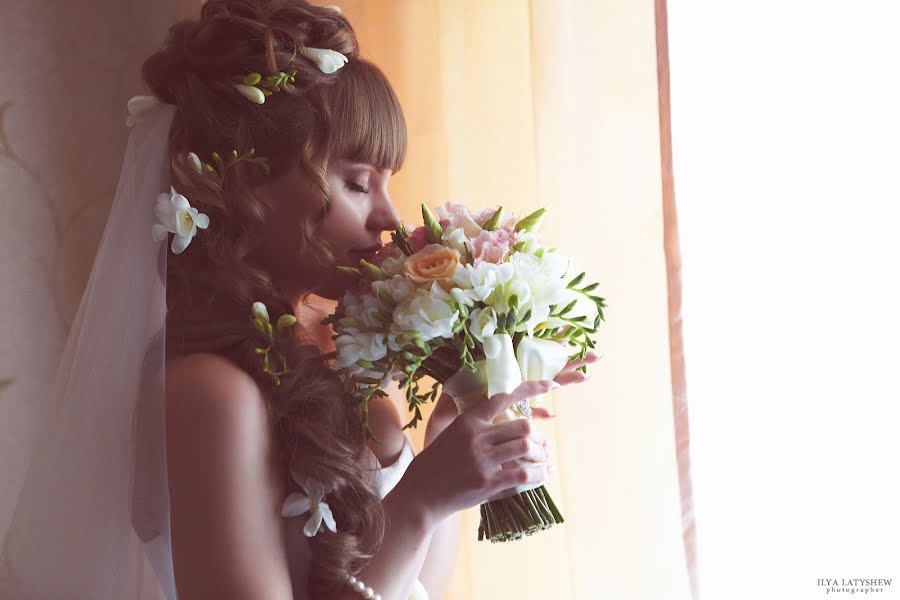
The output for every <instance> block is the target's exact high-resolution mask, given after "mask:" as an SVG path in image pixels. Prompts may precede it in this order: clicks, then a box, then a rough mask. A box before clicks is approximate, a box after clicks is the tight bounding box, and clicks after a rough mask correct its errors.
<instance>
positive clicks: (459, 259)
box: [323, 203, 606, 541]
mask: <svg viewBox="0 0 900 600" xmlns="http://www.w3.org/2000/svg"><path fill="white" fill-rule="evenodd" d="M435 212H436V214H435V213H433V212H432V211H431V210H429V208H428V207H427V206H425V205H424V204H423V205H422V216H423V218H424V225H422V226H420V227H415V228H413V227H408V226H404V225H401V226H399V227H398V228H397V229H396V230H395V231H394V232H393V233H392V235H391V237H392V242H391V243H390V244H387V245H385V246H384V247H382V248H381V249H380V250H379V251H378V252H377V253H376V254H375V255H373V256H371V257H370V258H371V260H366V259H362V260H360V264H359V266H358V267H351V266H345V267H339V269H340V270H342V271H343V272H345V273H348V274H351V275H353V276H355V277H357V278H358V285H357V287H356V288H355V289H351V290H348V291H347V292H346V293H345V294H344V296H343V298H342V299H341V301H340V302H339V303H338V306H337V308H336V311H335V313H334V314H333V315H331V316H329V317H328V318H326V319H325V321H323V322H324V323H332V324H333V326H334V329H335V333H336V335H335V336H334V339H335V344H336V348H337V362H336V365H335V366H336V368H337V369H338V370H339V372H340V373H341V374H342V375H343V380H344V383H345V386H346V388H347V392H348V393H349V394H350V395H351V396H353V397H354V398H356V399H357V400H358V402H359V403H360V405H361V409H362V414H363V424H364V427H365V429H366V432H367V434H368V435H369V436H370V437H373V438H374V435H373V434H372V432H371V430H370V429H369V427H368V422H367V419H368V401H369V399H370V398H372V397H373V396H374V395H386V392H385V391H384V388H385V387H386V386H387V384H388V383H389V382H390V381H391V380H399V385H400V387H401V388H405V390H406V399H407V402H408V404H409V408H410V411H412V413H413V418H412V420H411V421H410V422H409V423H407V424H406V426H405V427H404V429H405V428H407V427H415V426H416V424H417V422H418V421H419V420H420V419H421V418H422V415H421V411H420V406H421V405H422V404H423V403H424V402H427V401H433V400H434V399H435V398H436V397H437V394H438V386H439V385H443V390H444V392H445V393H447V394H448V395H450V396H451V397H453V399H454V401H455V402H456V404H457V406H458V408H459V410H460V411H461V412H462V411H465V410H466V409H467V408H469V407H470V406H471V405H472V404H475V403H479V402H482V401H483V400H484V397H485V395H487V396H488V397H490V396H493V395H495V394H497V393H510V392H512V391H513V390H514V389H515V388H516V387H517V386H518V385H519V384H521V383H522V381H524V380H532V381H533V380H548V379H553V378H554V377H555V376H557V375H558V374H559V373H560V372H561V371H562V370H563V369H564V368H565V367H566V365H568V364H571V361H572V360H580V361H582V362H584V363H586V361H585V357H586V354H587V352H588V349H589V348H594V347H595V342H594V340H593V338H592V337H591V336H592V335H593V334H595V333H596V331H597V329H598V327H599V325H600V321H601V320H603V319H604V316H603V308H604V307H605V306H606V304H605V301H604V299H603V298H601V297H599V296H596V295H594V294H592V292H593V291H594V289H595V288H596V287H597V284H596V283H593V284H589V285H584V286H582V285H581V284H582V280H583V279H584V276H585V273H579V274H578V275H576V276H574V277H572V276H570V275H569V269H570V260H569V259H568V258H567V257H565V256H563V255H562V254H560V253H558V252H556V250H555V249H546V248H544V247H543V245H542V244H541V243H540V240H539V238H538V235H537V230H538V228H539V225H540V222H541V219H542V218H543V215H544V212H545V209H540V210H538V211H536V212H534V213H532V214H530V215H528V216H527V217H525V218H523V219H516V218H515V217H514V216H512V215H505V214H504V212H503V209H502V207H500V208H497V209H496V210H495V209H492V208H487V209H484V210H481V211H479V212H478V213H472V212H470V211H469V210H468V209H467V208H466V207H464V206H463V205H460V204H451V203H447V204H445V205H444V206H441V207H438V208H436V210H435ZM567 280H568V281H567ZM578 370H580V371H582V372H585V371H586V364H581V366H579V367H578ZM423 376H428V377H430V378H431V379H433V380H434V383H433V384H432V386H431V388H430V390H428V391H423V390H422V389H421V388H420V385H419V381H420V379H421V378H422V377H423ZM537 399H538V397H532V398H528V399H523V400H520V401H518V402H516V404H515V405H513V406H510V407H509V408H507V409H506V410H505V411H504V412H503V413H502V414H500V415H499V416H497V418H496V419H495V420H494V423H500V422H502V421H509V420H514V419H520V418H531V417H532V407H533V406H534V405H535V403H536V402H537ZM514 462H516V461H511V463H514ZM511 463H510V464H511ZM481 516H482V519H481V525H480V526H479V539H483V538H484V537H485V536H486V537H487V538H488V539H490V540H491V541H507V540H511V539H519V538H520V537H521V536H522V534H525V535H530V534H532V533H534V532H535V531H539V530H542V529H546V528H547V527H550V526H552V525H553V524H554V523H562V522H563V518H562V515H561V514H560V513H559V510H558V509H557V508H556V506H555V505H554V503H553V501H552V499H551V498H550V495H549V494H548V493H547V491H546V490H545V489H544V486H543V485H540V484H527V485H522V486H518V487H516V488H512V489H509V490H506V491H504V492H502V493H499V494H496V495H495V496H492V497H491V498H489V499H488V501H487V502H485V503H484V504H482V505H481Z"/></svg>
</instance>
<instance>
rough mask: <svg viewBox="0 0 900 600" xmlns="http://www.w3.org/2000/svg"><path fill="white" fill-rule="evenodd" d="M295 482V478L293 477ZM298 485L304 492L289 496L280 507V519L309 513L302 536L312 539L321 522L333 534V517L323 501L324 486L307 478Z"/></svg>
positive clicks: (335, 529)
mask: <svg viewBox="0 0 900 600" xmlns="http://www.w3.org/2000/svg"><path fill="white" fill-rule="evenodd" d="M295 480H296V477H295ZM297 483H300V487H302V488H303V490H304V491H305V492H306V493H305V494H302V493H300V492H294V493H292V494H291V495H289V496H288V497H287V498H286V499H285V501H284V504H283V505H282V507H281V516H282V517H297V516H300V515H302V514H303V513H305V512H307V511H310V510H311V509H312V512H311V513H310V515H309V519H307V521H306V525H304V526H303V534H304V535H305V536H306V537H313V536H314V535H316V534H317V533H319V530H320V529H321V528H322V522H323V521H324V522H325V525H326V526H327V527H328V529H330V530H331V531H333V532H335V533H336V532H337V524H336V523H335V522H334V516H333V515H332V514H331V507H329V506H328V503H327V502H325V501H324V498H325V486H324V485H322V482H320V481H319V480H317V479H313V478H312V477H307V478H306V480H305V481H303V482H299V481H298V482H297Z"/></svg>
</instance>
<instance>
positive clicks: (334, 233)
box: [319, 195, 366, 251]
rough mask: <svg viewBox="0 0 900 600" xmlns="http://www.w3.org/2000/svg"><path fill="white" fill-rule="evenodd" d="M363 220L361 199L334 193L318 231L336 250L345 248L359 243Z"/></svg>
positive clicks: (364, 217)
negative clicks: (329, 208)
mask: <svg viewBox="0 0 900 600" xmlns="http://www.w3.org/2000/svg"><path fill="white" fill-rule="evenodd" d="M365 222H366V212H365V207H364V203H363V202H362V200H361V199H358V198H348V197H347V196H344V195H335V197H334V199H333V200H332V203H331V210H330V211H329V212H328V214H327V215H326V216H325V219H324V221H323V222H322V225H321V227H320V228H319V232H320V234H321V235H322V236H323V237H325V238H326V239H327V240H328V241H329V242H330V243H331V244H332V245H334V246H335V249H336V250H338V251H342V250H347V249H350V248H352V247H354V246H355V245H356V244H358V243H359V239H360V235H361V234H362V233H363V230H364V229H365Z"/></svg>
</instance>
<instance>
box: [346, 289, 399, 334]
mask: <svg viewBox="0 0 900 600" xmlns="http://www.w3.org/2000/svg"><path fill="white" fill-rule="evenodd" d="M390 313H391V311H390V310H388V309H386V308H385V306H384V305H382V304H381V302H379V301H378V300H377V299H376V298H373V297H372V296H364V297H363V299H362V302H360V303H359V304H354V305H352V306H348V307H347V309H346V314H347V316H349V317H352V318H354V319H356V320H357V321H359V322H360V323H362V324H363V325H365V327H366V328H367V329H382V328H383V327H384V325H385V322H386V321H387V320H388V318H389V315H390Z"/></svg>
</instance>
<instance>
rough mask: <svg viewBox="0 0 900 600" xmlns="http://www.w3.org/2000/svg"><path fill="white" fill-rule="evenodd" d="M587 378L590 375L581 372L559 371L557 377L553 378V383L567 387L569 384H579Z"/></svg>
mask: <svg viewBox="0 0 900 600" xmlns="http://www.w3.org/2000/svg"><path fill="white" fill-rule="evenodd" d="M589 377H590V375H588V374H587V373H582V372H581V371H561V372H560V373H559V375H557V376H556V377H554V378H553V381H555V382H556V383H558V384H560V385H569V384H570V383H581V382H582V381H585V380H586V379H588V378H589Z"/></svg>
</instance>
